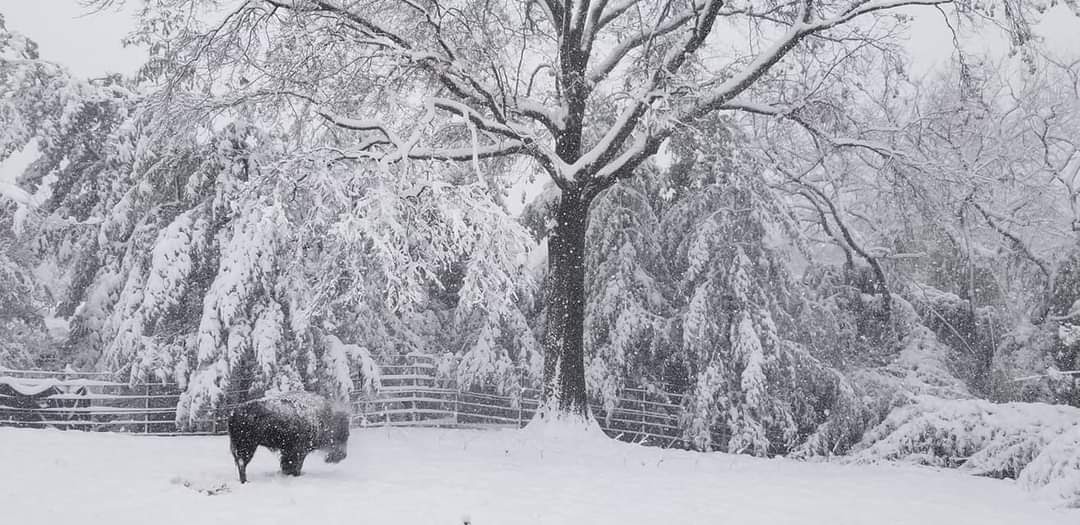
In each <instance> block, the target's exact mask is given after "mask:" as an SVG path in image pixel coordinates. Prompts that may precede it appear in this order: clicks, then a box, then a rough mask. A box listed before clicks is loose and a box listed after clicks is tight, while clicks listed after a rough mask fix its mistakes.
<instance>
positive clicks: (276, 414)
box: [229, 392, 349, 483]
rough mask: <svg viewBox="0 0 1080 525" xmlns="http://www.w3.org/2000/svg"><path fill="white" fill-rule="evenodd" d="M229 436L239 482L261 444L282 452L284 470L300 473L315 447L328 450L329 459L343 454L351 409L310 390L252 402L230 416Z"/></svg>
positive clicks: (335, 461) (286, 472) (341, 457)
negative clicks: (341, 406)
mask: <svg viewBox="0 0 1080 525" xmlns="http://www.w3.org/2000/svg"><path fill="white" fill-rule="evenodd" d="M229 441H230V448H231V449H232V455H233V460H234V461H235V462H236V468H237V471H238V472H239V473H240V483H246V482H247V465H248V463H249V462H251V458H252V457H253V456H254V455H255V449H257V448H258V447H259V446H260V445H261V446H264V447H266V448H269V449H271V450H277V451H280V452H281V471H282V472H283V473H285V474H286V475H289V476H299V475H300V470H301V469H302V468H303V466H304V458H305V457H307V455H308V453H310V452H312V451H314V450H320V449H321V450H325V451H326V461H327V463H337V462H339V461H341V460H343V459H345V456H346V454H347V450H346V449H347V446H348V442H349V414H348V412H347V411H345V410H341V409H339V408H336V407H334V406H333V404H331V403H330V401H328V400H327V399H326V398H323V397H321V396H318V395H315V394H311V393H307V392H293V393H289V394H284V395H281V396H275V397H268V398H263V399H258V400H255V401H249V402H247V403H244V404H242V405H240V406H238V407H236V409H235V410H233V412H232V414H231V415H230V416H229Z"/></svg>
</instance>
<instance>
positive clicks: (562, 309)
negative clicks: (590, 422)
mask: <svg viewBox="0 0 1080 525" xmlns="http://www.w3.org/2000/svg"><path fill="white" fill-rule="evenodd" d="M588 201H589V199H585V198H583V197H582V196H581V194H580V193H578V192H573V191H566V190H563V193H562V197H561V198H560V199H559V206H558V210H557V212H556V213H555V220H556V224H555V227H554V229H553V230H552V235H551V237H550V238H549V240H548V283H549V284H548V294H547V299H546V303H547V304H546V306H547V320H546V325H545V330H544V392H543V396H544V397H543V408H545V409H547V410H554V411H557V412H559V413H562V414H571V415H578V416H581V417H587V416H588V414H589V411H588V403H587V400H586V396H585V350H584V349H585V341H584V325H585V224H586V221H587V220H588V216H589V202H588Z"/></svg>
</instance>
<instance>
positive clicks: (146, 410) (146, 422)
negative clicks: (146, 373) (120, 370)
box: [143, 383, 150, 434]
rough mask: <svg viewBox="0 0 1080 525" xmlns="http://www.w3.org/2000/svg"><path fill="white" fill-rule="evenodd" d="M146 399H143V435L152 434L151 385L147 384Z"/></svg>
mask: <svg viewBox="0 0 1080 525" xmlns="http://www.w3.org/2000/svg"><path fill="white" fill-rule="evenodd" d="M145 391H146V397H144V398H143V434H149V433H150V383H146V389H145Z"/></svg>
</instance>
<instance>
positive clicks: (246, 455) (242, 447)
mask: <svg viewBox="0 0 1080 525" xmlns="http://www.w3.org/2000/svg"><path fill="white" fill-rule="evenodd" d="M256 448H259V445H257V444H254V443H244V442H242V441H238V440H235V439H234V440H232V455H233V461H235V462H236V470H237V472H239V473H240V483H247V466H248V463H250V462H251V458H252V457H254V456H255V449H256Z"/></svg>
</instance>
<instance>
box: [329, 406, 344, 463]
mask: <svg viewBox="0 0 1080 525" xmlns="http://www.w3.org/2000/svg"><path fill="white" fill-rule="evenodd" d="M348 448H349V414H348V413H347V412H339V411H335V412H334V415H333V417H332V418H331V420H330V446H328V447H327V448H326V462H327V463H337V462H339V461H341V460H343V459H345V456H347V455H348Z"/></svg>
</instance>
